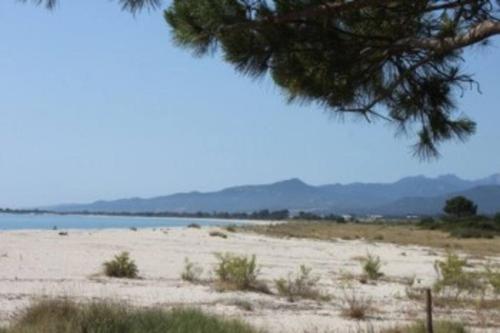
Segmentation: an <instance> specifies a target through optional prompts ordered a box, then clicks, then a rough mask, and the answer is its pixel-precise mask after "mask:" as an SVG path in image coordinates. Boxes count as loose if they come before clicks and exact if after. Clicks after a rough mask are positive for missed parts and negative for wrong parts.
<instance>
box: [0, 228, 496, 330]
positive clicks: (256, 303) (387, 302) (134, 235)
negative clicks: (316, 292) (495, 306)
mask: <svg viewBox="0 0 500 333" xmlns="http://www.w3.org/2000/svg"><path fill="white" fill-rule="evenodd" d="M209 230H210V229H207V228H203V229H156V230H151V229H144V230H139V231H137V232H134V231H131V230H104V231H69V235H68V236H59V235H58V231H15V232H0V322H3V323H7V322H9V321H10V320H12V318H14V317H15V315H16V314H17V313H18V312H19V311H20V310H21V309H23V308H24V307H25V306H27V305H29V304H30V302H32V301H33V300H36V299H37V298H40V297H42V296H49V297H59V296H70V297H75V298H77V299H78V300H90V299H113V300H126V301H128V302H130V303H131V304H134V305H161V306H165V307H169V306H174V305H188V306H197V307H201V308H202V309H204V310H207V311H211V312H214V313H218V314H224V315H227V316H236V317H242V318H244V319H245V320H247V321H249V322H251V323H253V324H254V325H256V326H258V327H262V328H265V329H268V330H269V331H270V332H271V333H285V332H286V333H295V332H297V333H298V332H300V333H303V332H307V333H316V332H317V333H323V332H350V331H352V332H355V330H356V328H358V327H361V328H367V327H369V326H373V327H390V326H392V325H394V324H396V323H398V322H402V321H408V320H415V319H417V318H421V317H422V315H423V308H422V305H421V304H418V303H414V302H411V301H409V300H408V298H407V297H406V294H405V288H406V286H405V284H404V283H402V281H401V279H402V278H411V277H417V280H419V282H420V284H421V285H430V284H431V283H432V282H433V280H434V279H435V278H436V273H435V271H434V267H433V265H434V262H435V260H437V259H438V258H439V256H438V254H437V252H436V251H434V250H430V249H427V248H422V247H408V246H406V247H403V246H397V245H391V244H383V243H368V242H365V241H361V240H358V241H342V240H338V241H335V242H321V241H313V240H300V239H275V238H268V237H263V236H257V235H250V234H233V233H229V234H228V235H229V238H228V239H221V238H217V237H210V236H209V235H208V233H209ZM121 251H128V252H130V254H131V257H132V258H133V259H135V261H136V263H137V265H138V266H139V269H140V275H141V277H142V278H143V279H141V280H120V279H108V278H105V277H103V276H102V275H100V274H99V273H100V271H101V270H102V269H101V268H102V266H101V265H102V263H103V262H104V261H105V260H108V259H110V258H112V257H113V256H114V255H115V254H117V253H119V252H121ZM214 252H234V253H237V254H244V255H251V254H255V255H256V256H257V260H258V263H259V264H260V265H261V278H262V279H263V280H265V281H266V282H268V284H269V285H270V286H273V281H274V279H277V278H279V277H286V276H287V275H288V274H289V273H290V272H295V271H297V270H298V268H299V266H300V265H301V264H307V265H308V266H309V267H312V268H313V273H314V274H317V275H319V276H321V280H320V285H321V288H322V289H323V290H324V291H325V292H328V293H329V294H331V295H332V296H333V299H332V301H329V302H323V303H317V302H314V301H298V302H296V303H289V302H287V301H286V300H285V299H282V298H280V297H278V296H269V295H263V294H258V293H251V292H228V293H218V292H216V291H215V290H214V289H213V287H211V286H210V285H193V284H190V283H188V282H184V281H182V280H181V279H180V274H181V272H182V270H183V267H184V258H186V257H189V259H190V260H191V261H192V262H195V263H198V264H200V265H201V266H202V267H203V268H204V273H203V276H204V278H207V279H208V278H210V276H211V274H212V273H211V272H212V267H213V264H214V263H215V258H214V255H213V254H214ZM368 252H369V253H371V254H373V255H378V256H380V258H381V259H382V261H383V268H382V270H383V272H384V273H385V275H386V277H387V279H386V280H385V281H381V282H378V283H377V284H376V285H371V284H370V285H369V284H366V285H363V284H360V283H359V282H357V281H353V282H351V286H350V287H349V286H347V287H346V286H345V282H343V279H342V276H345V275H346V273H352V274H360V273H361V269H360V264H359V261H358V260H356V259H355V258H356V257H360V256H365V255H366V254H367V253H368ZM387 280H389V281H387ZM398 281H399V282H398ZM349 288H354V289H355V290H357V292H358V294H360V295H363V296H364V297H369V298H371V299H372V302H373V306H374V308H376V309H377V311H376V312H375V313H372V315H371V317H370V318H369V319H368V320H367V321H363V322H359V323H358V322H356V321H353V320H350V319H346V318H344V317H343V316H342V315H341V310H342V303H343V301H342V298H343V294H344V293H346V292H347V293H349ZM237 299H241V300H245V301H249V302H251V303H252V304H253V307H254V309H253V311H245V310H242V309H240V308H238V307H237V306H235V305H234V304H232V302H234V301H235V300H237ZM436 316H437V317H442V318H446V319H449V318H451V317H455V318H456V319H459V320H463V321H465V322H467V323H475V324H478V323H479V319H478V316H477V314H476V313H475V312H474V311H469V312H467V311H463V312H459V313H458V312H451V313H437V314H436ZM487 317H488V321H489V322H491V323H496V324H500V313H499V312H498V311H497V312H495V311H493V312H491V313H489V314H488V316H487ZM477 331H478V332H500V328H499V326H497V328H489V329H479V330H477Z"/></svg>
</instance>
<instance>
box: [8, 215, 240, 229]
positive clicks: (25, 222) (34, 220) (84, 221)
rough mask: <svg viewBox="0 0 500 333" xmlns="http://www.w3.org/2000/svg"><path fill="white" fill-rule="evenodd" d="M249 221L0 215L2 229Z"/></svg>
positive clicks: (204, 224)
mask: <svg viewBox="0 0 500 333" xmlns="http://www.w3.org/2000/svg"><path fill="white" fill-rule="evenodd" d="M192 223H196V224H198V225H200V226H223V225H226V226H227V225H230V224H243V223H248V222H246V221H241V220H226V219H223V220H221V219H197V218H177V217H133V216H103V215H56V214H0V230H55V229H57V230H66V229H130V228H137V229H140V228H180V227H186V226H188V225H189V224H192Z"/></svg>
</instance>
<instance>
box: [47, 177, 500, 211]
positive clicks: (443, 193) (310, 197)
mask: <svg viewBox="0 0 500 333" xmlns="http://www.w3.org/2000/svg"><path fill="white" fill-rule="evenodd" d="M454 195H464V196H467V197H469V198H471V199H473V200H474V201H476V202H477V203H478V205H479V210H480V212H482V213H488V214H489V213H494V212H497V211H500V174H495V175H492V176H489V177H486V178H482V179H478V180H464V179H460V178H459V177H457V176H454V175H445V176H440V177H437V178H428V177H424V176H415V177H407V178H403V179H401V180H399V181H397V182H394V183H352V184H345V185H343V184H330V185H321V186H312V185H308V184H306V183H304V182H303V181H301V180H300V179H289V180H285V181H280V182H277V183H272V184H265V185H245V186H237V187H230V188H226V189H223V190H221V191H216V192H207V193H201V192H189V193H177V194H172V195H166V196H160V197H154V198H148V199H144V198H130V199H120V200H112V201H96V202H93V203H89V204H69V205H58V206H52V207H44V208H48V209H51V210H56V211H60V212H71V211H89V212H136V213H137V212H164V211H170V212H189V213H194V212H198V211H203V212H213V211H218V212H222V211H227V212H251V211H255V210H259V209H270V210H279V209H290V210H291V211H300V210H303V211H310V212H317V213H336V214H382V215H408V214H411V215H421V214H437V213H439V212H440V211H441V208H442V206H443V204H444V201H446V199H447V198H449V197H450V196H454Z"/></svg>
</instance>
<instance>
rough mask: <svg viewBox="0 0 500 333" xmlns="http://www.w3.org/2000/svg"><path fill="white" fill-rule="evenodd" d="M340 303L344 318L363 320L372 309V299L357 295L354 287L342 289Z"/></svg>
mask: <svg viewBox="0 0 500 333" xmlns="http://www.w3.org/2000/svg"><path fill="white" fill-rule="evenodd" d="M342 303H343V304H342V315H343V316H344V317H346V318H351V319H355V320H364V319H366V318H367V316H368V314H369V312H371V311H372V310H373V307H372V300H371V299H370V298H368V297H366V296H362V295H359V294H358V293H357V292H356V291H355V290H354V289H352V290H350V291H347V290H345V291H344V296H343V298H342Z"/></svg>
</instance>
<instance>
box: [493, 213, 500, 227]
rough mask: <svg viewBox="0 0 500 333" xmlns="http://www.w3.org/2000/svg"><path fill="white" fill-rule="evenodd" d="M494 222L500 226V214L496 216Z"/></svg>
mask: <svg viewBox="0 0 500 333" xmlns="http://www.w3.org/2000/svg"><path fill="white" fill-rule="evenodd" d="M493 221H495V224H497V225H500V213H496V214H495V216H494V217H493Z"/></svg>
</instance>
